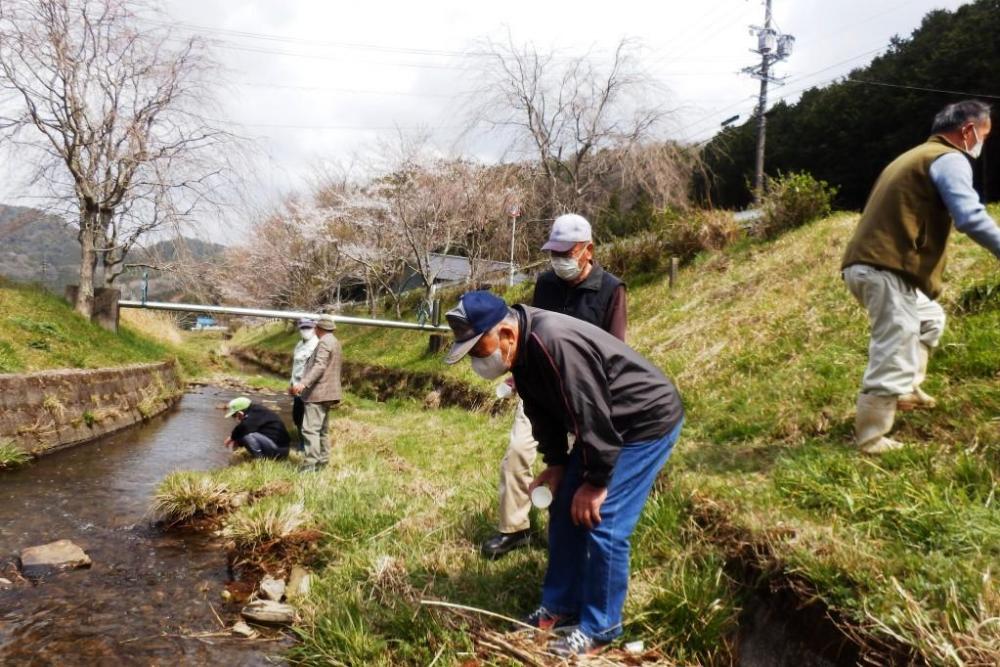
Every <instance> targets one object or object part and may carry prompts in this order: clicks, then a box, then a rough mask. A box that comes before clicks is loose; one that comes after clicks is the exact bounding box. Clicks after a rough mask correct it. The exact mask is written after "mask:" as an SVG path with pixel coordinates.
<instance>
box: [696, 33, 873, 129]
mask: <svg viewBox="0 0 1000 667" xmlns="http://www.w3.org/2000/svg"><path fill="white" fill-rule="evenodd" d="M887 46H888V45H885V44H884V45H882V46H880V47H878V48H877V49H872V50H870V51H865V52H864V53H859V54H858V55H856V56H852V57H850V58H847V59H845V60H841V61H839V62H836V63H834V64H832V65H827V66H826V67H822V68H820V69H818V70H814V71H812V72H807V73H806V74H801V75H799V76H793V77H792V78H791V79H789V80H788V82H787V83H797V82H800V81H803V80H806V79H810V78H812V77H814V76H815V75H817V74H820V73H822V72H826V71H827V70H831V69H833V68H835V67H839V66H841V65H845V64H847V63H849V62H851V61H854V60H858V59H860V58H864V57H866V56H869V55H872V54H875V53H878V52H879V51H882V50H883V49H885V48H886V47H887ZM839 76H840V75H839V74H837V75H835V76H833V77H831V78H829V79H824V80H823V81H820V82H813V83H810V84H809V85H807V86H802V87H801V88H797V89H796V90H792V91H790V92H787V93H785V94H784V95H782V96H781V97H779V98H778V99H777V100H775V101H777V102H781V101H783V100H786V99H788V98H789V97H791V96H793V95H796V94H798V93H801V92H802V91H804V90H808V89H809V88H813V87H815V86H821V85H825V84H827V83H830V82H832V81H834V80H836V79H837V77H839ZM746 101H747V98H746V97H744V98H742V99H740V100H738V101H736V102H733V103H732V104H730V105H728V106H725V107H722V108H721V109H716V110H715V111H712V112H709V113H708V114H707V115H708V116H712V117H713V119H712V120H707V119H704V118H703V119H701V120H697V121H694V122H693V123H689V124H688V125H685V126H684V127H682V128H680V129H679V130H678V132H684V131H686V130H689V129H691V128H700V127H701V126H703V125H708V124H712V125H714V123H715V120H714V117H715V116H718V115H720V114H722V113H724V112H726V111H730V110H731V109H735V108H736V107H738V106H741V105H743V104H745V103H746ZM711 129H713V130H714V129H715V128H714V127H712V128H711ZM702 131H703V130H700V129H699V130H697V131H696V132H694V133H693V134H688V135H685V136H684V137H682V138H681V140H682V141H687V140H688V139H690V138H691V137H692V136H694V135H696V134H699V133H700V132H702Z"/></svg>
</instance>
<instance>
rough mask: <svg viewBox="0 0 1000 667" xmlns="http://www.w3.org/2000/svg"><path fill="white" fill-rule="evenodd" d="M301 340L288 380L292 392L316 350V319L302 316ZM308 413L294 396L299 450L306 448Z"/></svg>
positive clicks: (293, 409)
mask: <svg viewBox="0 0 1000 667" xmlns="http://www.w3.org/2000/svg"><path fill="white" fill-rule="evenodd" d="M296 327H297V328H298V330H299V336H300V337H301V340H299V341H298V342H297V343H295V350H294V351H293V352H292V377H291V379H290V380H289V381H288V393H289V394H291V393H292V387H294V386H295V385H297V384H298V383H299V382H301V381H302V376H303V375H305V374H306V363H307V362H308V361H309V357H311V356H312V353H313V352H315V351H316V346H317V345H318V344H319V338H317V337H316V320H311V319H308V318H302V319H301V320H299V321H298V322H297V323H296ZM305 414H306V404H305V403H304V402H303V401H302V397H301V396H294V395H293V397H292V422H293V423H294V424H295V428H296V429H298V431H299V450H300V451H301V450H302V449H305V444H306V440H305V437H304V436H303V435H302V419H303V417H305Z"/></svg>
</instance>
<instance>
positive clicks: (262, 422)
mask: <svg viewBox="0 0 1000 667" xmlns="http://www.w3.org/2000/svg"><path fill="white" fill-rule="evenodd" d="M226 418H227V419H229V418H234V419H236V421H237V422H238V423H237V424H236V427H235V428H234V429H233V432H232V433H231V434H230V435H229V437H228V438H226V446H227V447H232V448H234V449H235V448H236V447H243V448H245V449H246V450H247V451H248V452H250V456H252V457H253V458H255V459H283V458H286V457H287V456H288V443H289V441H290V438H289V437H288V430H287V429H286V428H285V423H284V422H283V421H281V417H279V416H278V415H277V414H276V413H274V412H273V411H271V410H268V409H267V408H265V407H264V406H263V405H258V404H257V403H253V402H252V401H251V400H250V399H249V398H247V397H245V396H240V397H239V398H234V399H233V400H231V401H229V405H228V411H227V412H226Z"/></svg>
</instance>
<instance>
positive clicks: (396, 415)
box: [0, 210, 1000, 665]
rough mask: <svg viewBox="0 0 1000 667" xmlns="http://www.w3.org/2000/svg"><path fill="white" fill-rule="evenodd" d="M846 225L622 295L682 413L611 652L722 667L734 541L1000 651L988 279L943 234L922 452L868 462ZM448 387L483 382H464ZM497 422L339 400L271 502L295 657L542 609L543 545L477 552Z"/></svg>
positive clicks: (906, 630)
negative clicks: (641, 648) (941, 312)
mask: <svg viewBox="0 0 1000 667" xmlns="http://www.w3.org/2000/svg"><path fill="white" fill-rule="evenodd" d="M994 213H996V211H995V210H994ZM856 220H857V216H856V215H848V214H841V215H835V216H833V217H831V218H828V219H826V220H822V221H819V222H816V223H814V224H811V225H809V226H807V227H804V228H801V229H798V230H795V231H793V232H791V233H789V234H786V235H785V236H783V237H781V238H779V239H777V240H776V241H774V242H771V243H750V242H743V243H739V244H736V245H734V246H732V247H731V248H730V249H729V250H727V251H724V252H720V253H710V254H706V255H703V256H701V257H699V258H698V259H696V260H695V261H694V262H693V263H692V264H691V265H690V266H688V267H686V268H685V269H684V270H683V271H682V274H681V278H680V280H679V283H678V286H677V288H676V289H675V290H673V291H670V290H669V289H668V287H667V285H666V281H665V280H664V279H662V278H660V279H651V280H648V281H647V282H646V283H644V284H643V285H641V286H638V287H636V288H635V289H633V290H631V291H630V304H629V311H630V329H629V336H628V338H629V342H630V343H631V344H632V345H633V346H635V347H636V348H637V349H638V350H639V351H640V352H642V353H643V354H645V355H646V356H648V357H649V358H651V359H652V360H653V361H654V362H656V363H657V364H658V365H660V366H661V367H662V368H663V369H664V370H666V371H667V373H668V374H669V375H671V377H673V378H674V379H675V380H676V382H677V385H678V387H679V388H680V390H681V393H682V395H683V397H684V401H685V405H686V407H687V411H688V418H687V422H686V427H685V432H684V434H683V436H682V439H681V442H680V444H679V446H678V448H677V450H676V452H675V454H674V456H673V458H672V459H671V461H670V462H669V464H668V466H667V473H666V474H665V475H664V476H663V478H662V479H661V481H660V483H659V484H658V487H657V491H656V493H654V495H653V496H652V498H651V499H650V501H649V504H648V506H647V508H646V511H645V513H644V515H643V518H642V520H641V522H640V526H639V529H638V530H637V533H636V535H635V538H634V540H633V543H634V545H635V549H634V558H633V576H632V583H631V589H630V595H629V601H628V603H627V605H628V607H627V610H626V611H627V617H626V618H627V622H628V627H627V628H626V636H632V637H641V638H642V639H644V640H645V641H646V644H647V646H653V647H657V648H659V649H660V650H661V651H662V652H663V653H664V654H665V655H666V656H668V657H669V658H670V659H674V660H677V661H680V662H684V663H701V664H727V663H728V662H729V661H730V660H731V659H732V656H733V653H732V652H733V646H732V641H731V640H732V638H733V637H734V632H735V630H736V628H737V617H738V613H739V610H740V609H741V607H742V605H743V603H744V596H745V594H746V592H747V591H746V590H745V589H743V588H742V587H741V586H740V585H738V584H737V583H736V582H733V581H731V580H730V579H729V578H728V577H727V575H726V572H727V569H726V561H727V560H728V559H731V558H732V556H733V554H734V553H739V554H742V557H744V558H747V557H748V556H747V553H748V552H747V551H746V550H743V551H740V550H739V547H740V545H744V546H745V545H747V544H751V545H753V547H754V548H753V549H751V550H750V552H751V553H758V554H760V562H759V563H757V565H759V566H761V567H763V568H764V569H765V571H767V572H770V573H772V574H776V575H780V576H788V577H791V578H794V579H795V580H796V581H798V582H804V583H805V584H806V585H807V586H808V588H809V589H810V590H811V591H812V592H813V594H814V595H815V597H816V598H817V599H819V600H822V601H824V602H826V603H827V604H829V605H830V606H831V607H832V609H833V610H834V611H836V612H839V614H840V615H841V617H842V618H844V619H845V620H847V621H849V622H851V623H852V624H853V625H854V627H855V629H856V631H857V632H859V633H860V634H861V635H862V636H864V635H865V633H868V636H869V637H871V638H873V639H880V640H884V639H887V638H892V639H895V640H897V641H900V642H902V643H903V644H904V645H907V646H909V647H910V648H911V649H912V650H913V651H915V652H916V653H917V654H918V655H919V656H920V657H921V658H922V659H923V660H925V661H927V662H930V663H934V664H952V665H959V664H966V665H979V664H983V665H985V664H994V663H995V658H996V655H998V654H1000V623H997V620H996V619H997V618H1000V592H998V588H997V585H996V583H995V582H996V579H995V578H996V569H997V566H998V565H1000V508H998V502H1000V500H998V495H1000V494H998V487H1000V385H998V384H997V377H998V370H1000V296H998V295H1000V271H998V267H997V264H996V260H995V259H994V258H993V257H992V256H990V255H989V254H988V253H986V252H985V251H984V250H982V249H981V248H979V247H978V246H976V245H974V244H973V243H972V242H971V241H969V240H968V239H967V238H965V237H963V236H962V235H960V234H956V235H955V237H954V242H953V247H952V250H951V258H950V264H949V271H948V273H947V276H946V283H947V289H946V291H945V293H944V295H942V297H941V302H942V304H943V305H944V307H945V310H946V311H947V312H948V314H949V318H950V319H949V322H948V327H947V331H946V333H945V337H944V339H943V341H942V345H941V347H940V349H939V350H938V351H937V352H936V353H935V355H934V356H933V357H932V359H931V364H930V375H929V379H928V381H927V383H926V385H925V388H926V389H927V390H928V391H929V392H930V393H931V394H933V395H935V396H936V397H937V398H938V401H939V408H938V409H937V410H935V411H933V412H929V413H907V414H901V415H899V417H898V419H897V429H896V432H895V437H897V438H898V439H901V440H903V441H905V442H909V443H912V444H913V445H914V446H913V447H911V448H908V449H906V450H903V451H900V452H896V453H892V454H890V455H887V456H884V457H882V458H878V459H869V458H866V457H862V456H860V455H859V454H858V453H857V452H856V451H855V450H854V448H853V446H852V444H851V429H852V418H853V410H854V399H855V396H856V392H857V389H858V386H859V383H860V378H861V374H862V371H863V369H864V366H865V362H866V355H867V337H868V325H867V320H866V317H865V314H864V312H863V310H862V309H861V307H860V306H859V305H858V304H857V303H855V302H854V300H853V299H852V298H851V297H850V295H849V293H848V292H847V290H846V289H845V287H844V286H843V284H842V281H841V280H840V277H839V271H838V268H839V260H840V256H841V253H842V251H843V247H844V245H845V243H846V241H847V239H848V238H849V237H850V235H851V233H852V231H853V228H854V225H855V223H856ZM527 293H528V292H527V291H524V293H523V294H522V297H523V296H526V295H527ZM445 306H446V307H448V306H450V304H448V303H446V304H445ZM337 335H338V337H339V338H340V339H341V340H342V341H343V342H344V347H345V355H346V356H348V357H349V358H352V359H356V360H359V361H365V362H368V363H372V364H381V365H386V366H403V367H406V368H410V369H413V370H434V371H441V370H443V367H442V366H441V365H440V360H439V359H438V358H437V357H436V356H434V355H428V354H426V353H425V352H424V348H425V346H426V336H423V335H412V336H411V335H410V334H400V333H398V332H385V331H379V330H370V329H360V328H356V329H349V328H348V327H341V329H339V330H338V332H337ZM241 336H243V337H245V338H246V339H247V340H249V339H250V338H252V337H253V336H256V337H257V338H256V340H255V342H257V343H261V344H264V345H273V346H275V347H274V349H289V347H290V344H291V343H292V342H293V341H294V332H289V333H286V334H280V333H279V334H276V332H275V331H273V330H270V331H264V332H257V333H252V332H244V333H241ZM0 354H2V350H0ZM446 372H448V373H450V374H453V376H454V377H458V378H460V379H465V380H468V381H469V382H474V383H478V385H479V386H482V381H481V380H478V379H477V378H475V377H474V376H472V375H471V372H470V371H469V369H468V365H467V364H462V365H460V367H459V368H458V369H452V370H448V371H446ZM508 422H509V419H508V418H507V417H502V416H501V417H496V418H491V417H488V416H484V415H481V414H468V413H465V412H461V411H455V410H442V411H433V412H427V411H423V410H421V409H420V407H419V406H418V405H415V404H410V403H389V404H375V403H370V402H366V401H361V400H358V399H351V400H350V401H349V403H348V405H347V407H346V409H344V410H342V411H341V412H340V413H339V414H338V422H337V426H335V428H334V432H335V433H336V434H337V435H336V437H337V439H338V441H339V442H340V443H341V444H342V454H341V455H340V458H339V459H338V460H337V462H336V465H335V466H334V467H333V468H332V469H331V470H329V471H328V472H326V473H324V474H323V475H321V476H319V477H317V478H314V479H312V480H298V479H296V480H294V481H293V484H294V485H295V486H294V490H292V491H289V492H287V493H285V494H281V495H279V496H276V497H273V498H271V499H269V502H270V503H277V504H282V503H288V504H293V503H302V507H303V511H304V512H305V513H306V515H307V516H308V517H310V521H311V522H312V525H313V527H315V528H316V529H318V530H320V531H322V533H323V534H324V536H325V537H324V538H323V539H322V540H321V544H320V549H319V554H320V561H319V564H320V565H319V567H320V577H319V582H318V585H317V588H316V591H315V592H314V595H313V597H312V598H311V600H310V602H309V611H308V613H307V615H306V619H307V622H306V624H305V625H304V626H303V627H302V629H301V632H302V638H303V642H302V644H301V645H300V646H298V647H297V648H296V649H294V657H295V658H297V659H299V660H302V661H304V662H306V663H309V664H322V663H324V662H330V663H333V664H345V663H346V664H361V663H367V664H426V663H427V662H429V661H430V660H431V659H433V657H434V656H435V655H436V654H437V651H438V650H443V653H442V658H441V660H442V663H441V664H459V663H460V662H461V660H462V657H461V654H462V652H463V651H469V650H471V649H470V646H471V644H472V642H473V639H471V638H470V637H471V636H472V635H473V634H474V630H475V628H474V627H472V626H471V625H468V624H470V623H472V621H470V620H468V619H464V618H461V617H460V618H458V619H456V618H455V617H454V616H453V615H449V614H447V613H443V612H433V613H432V612H429V611H427V610H426V609H421V607H420V606H419V604H418V602H419V598H420V597H433V598H438V599H445V600H450V601H453V602H458V603H462V604H468V605H472V606H479V607H483V608H488V609H490V610H492V611H496V612H499V613H504V614H512V615H516V614H518V613H520V612H523V611H525V610H527V609H528V608H529V607H530V606H531V605H532V604H533V603H534V602H536V594H537V589H538V586H539V581H540V576H541V573H542V571H543V568H544V563H545V558H544V552H543V551H540V550H532V551H524V552H520V553H516V554H514V555H512V556H510V557H509V558H506V559H503V560H501V561H499V562H496V563H490V562H486V561H483V560H482V559H480V558H479V557H478V555H477V554H476V546H477V544H478V543H479V541H480V540H482V539H483V538H484V537H486V536H487V535H488V534H489V533H490V531H491V529H492V525H493V523H494V521H495V515H494V512H495V505H496V498H495V495H496V491H495V469H496V465H497V463H498V462H499V459H500V457H501V455H502V453H503V449H504V446H505V444H506V432H507V428H508V427H509V423H508ZM219 474H221V475H225V474H230V473H219ZM244 511H246V510H242V509H241V510H239V511H238V512H237V515H238V514H240V513H241V512H244ZM235 516H236V515H234V517H235ZM233 520H235V518H234V519H233ZM258 523H260V522H258ZM734 548H736V549H737V550H736V551H735V552H734ZM463 623H464V624H466V625H464V626H463Z"/></svg>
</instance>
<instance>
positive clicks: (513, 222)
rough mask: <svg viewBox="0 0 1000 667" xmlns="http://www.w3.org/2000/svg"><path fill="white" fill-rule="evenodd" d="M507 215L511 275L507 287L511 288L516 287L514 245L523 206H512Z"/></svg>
mask: <svg viewBox="0 0 1000 667" xmlns="http://www.w3.org/2000/svg"><path fill="white" fill-rule="evenodd" d="M507 213H509V214H510V274H509V275H508V277H507V285H508V286H510V287H513V286H514V274H515V271H516V269H515V268H514V247H515V245H514V243H515V239H516V238H517V237H516V235H517V218H518V217H519V216H520V215H521V205H520V204H512V205H511V206H510V208H509V209H508V211H507Z"/></svg>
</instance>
